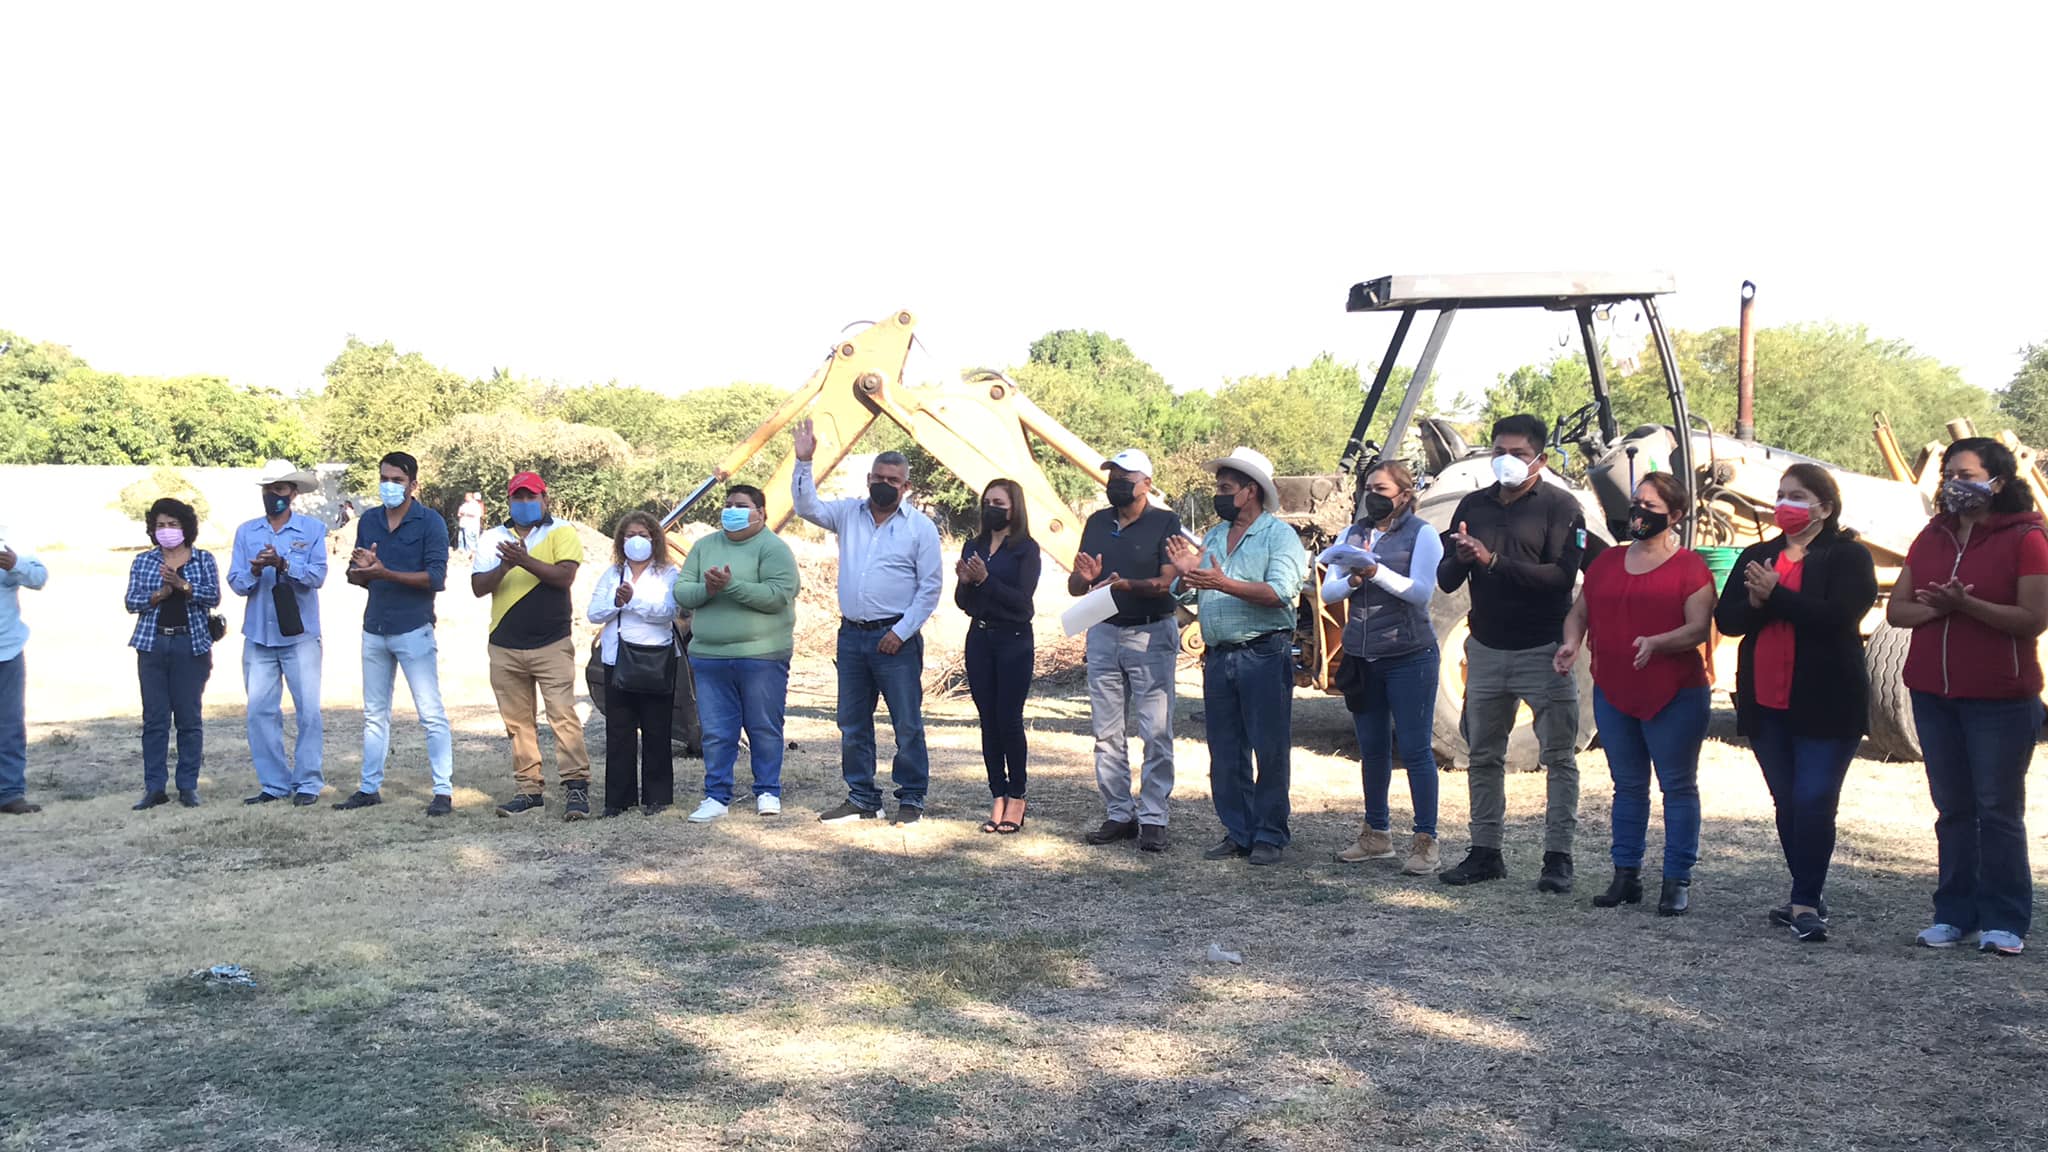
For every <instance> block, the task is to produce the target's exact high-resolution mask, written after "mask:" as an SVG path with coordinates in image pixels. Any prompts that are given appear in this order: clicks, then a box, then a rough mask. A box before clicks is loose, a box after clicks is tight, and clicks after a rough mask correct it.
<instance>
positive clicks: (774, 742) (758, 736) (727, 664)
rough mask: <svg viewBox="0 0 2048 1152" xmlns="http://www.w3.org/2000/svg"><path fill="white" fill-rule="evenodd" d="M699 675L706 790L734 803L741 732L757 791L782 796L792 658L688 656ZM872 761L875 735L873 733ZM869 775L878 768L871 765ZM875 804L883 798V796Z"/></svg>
mask: <svg viewBox="0 0 2048 1152" xmlns="http://www.w3.org/2000/svg"><path fill="white" fill-rule="evenodd" d="M690 672H691V674H692V675H694V676H695V677H696V678H697V723H698V726H699V727H701V728H703V730H704V795H706V796H709V797H710V798H711V799H713V800H716V801H718V802H719V803H720V804H730V803H732V776H733V769H734V768H735V767H737V766H738V763H739V758H740V732H741V731H742V730H745V732H746V734H747V758H748V759H749V760H750V761H752V767H753V770H754V795H756V796H777V797H779V796H781V795H782V747H783V745H782V709H783V705H784V704H786V703H787V702H788V700H789V661H787V660H756V659H749V658H737V659H714V658H708V657H699V656H692V657H690ZM868 748H869V756H870V760H869V763H870V765H872V763H873V760H872V757H873V749H874V738H873V736H872V734H871V735H870V736H869V743H868ZM868 773H869V777H870V779H872V778H873V775H874V769H873V768H872V766H871V767H870V768H869V770H868ZM876 803H878V804H879V803H880V800H879V798H878V799H877V800H876Z"/></svg>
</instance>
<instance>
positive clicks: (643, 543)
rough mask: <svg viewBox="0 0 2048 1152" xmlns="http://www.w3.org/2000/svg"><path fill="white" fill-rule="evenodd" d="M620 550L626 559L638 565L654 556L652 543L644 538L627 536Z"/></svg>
mask: <svg viewBox="0 0 2048 1152" xmlns="http://www.w3.org/2000/svg"><path fill="white" fill-rule="evenodd" d="M621 550H622V551H623V552H625V554H626V559H628V560H631V561H632V562H633V563H635V564H639V563H641V562H643V561H645V560H646V559H647V558H648V557H649V556H652V555H654V541H652V540H649V539H648V538H647V537H645V536H628V537H626V542H625V543H624V544H623V545H621Z"/></svg>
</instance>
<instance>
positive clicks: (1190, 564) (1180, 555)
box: [1166, 536, 1202, 573]
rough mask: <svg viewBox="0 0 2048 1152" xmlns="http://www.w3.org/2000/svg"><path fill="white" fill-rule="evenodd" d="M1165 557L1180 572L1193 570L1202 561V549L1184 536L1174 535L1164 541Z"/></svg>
mask: <svg viewBox="0 0 2048 1152" xmlns="http://www.w3.org/2000/svg"><path fill="white" fill-rule="evenodd" d="M1166 559H1167V560H1168V561H1169V562H1170V563H1172V565H1173V566H1174V567H1175V568H1177V569H1179V570H1180V571H1181V572H1184V573H1185V572H1190V571H1193V570H1194V569H1195V568H1196V567H1198V566H1200V564H1201V562H1202V549H1201V548H1200V547H1199V546H1197V545H1196V544H1195V542H1194V541H1192V540H1190V539H1188V538H1187V537H1185V536H1175V537H1172V538H1171V539H1169V540H1167V542H1166Z"/></svg>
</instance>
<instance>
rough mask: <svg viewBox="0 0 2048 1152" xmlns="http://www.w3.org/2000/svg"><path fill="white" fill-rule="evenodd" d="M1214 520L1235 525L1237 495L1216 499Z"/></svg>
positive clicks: (1233, 493)
mask: <svg viewBox="0 0 2048 1152" xmlns="http://www.w3.org/2000/svg"><path fill="white" fill-rule="evenodd" d="M1216 518H1217V519H1218V520H1221V521H1223V522H1224V523H1225V524H1235V523H1237V493H1235V492H1232V493H1231V494H1230V495H1228V496H1218V497H1217V498H1216Z"/></svg>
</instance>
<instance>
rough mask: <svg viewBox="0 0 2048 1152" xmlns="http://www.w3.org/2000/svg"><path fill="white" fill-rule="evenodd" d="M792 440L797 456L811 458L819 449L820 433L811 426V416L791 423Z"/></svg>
mask: <svg viewBox="0 0 2048 1152" xmlns="http://www.w3.org/2000/svg"><path fill="white" fill-rule="evenodd" d="M789 432H790V440H791V442H792V446H793V447H795V449H796V458H797V459H799V460H806V461H807V460H809V459H810V458H811V457H812V456H813V455H815V454H816V453H817V451H818V434H817V432H816V431H814V430H813V429H812V427H811V418H810V417H809V416H806V417H804V418H803V419H801V420H799V421H797V422H796V423H794V424H792V425H790V429H789Z"/></svg>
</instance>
